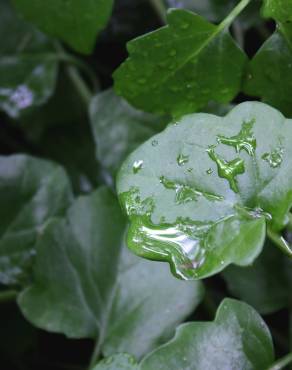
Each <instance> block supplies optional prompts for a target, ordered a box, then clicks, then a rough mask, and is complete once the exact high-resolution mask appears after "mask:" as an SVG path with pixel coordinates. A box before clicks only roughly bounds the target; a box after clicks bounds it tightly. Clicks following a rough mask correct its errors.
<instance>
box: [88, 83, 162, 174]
mask: <svg viewBox="0 0 292 370" xmlns="http://www.w3.org/2000/svg"><path fill="white" fill-rule="evenodd" d="M90 117H91V127H92V130H93V134H94V139H95V143H96V156H97V159H98V160H99V161H100V163H102V165H103V167H104V168H105V169H107V170H109V171H110V172H111V173H112V174H115V173H116V172H117V170H118V169H119V167H120V165H121V164H122V162H123V161H124V160H125V158H126V156H127V155H128V154H129V153H130V152H132V151H133V150H134V149H136V147H137V146H138V145H140V144H142V143H143V142H144V141H146V140H147V139H149V137H151V136H153V135H154V134H155V133H157V132H158V131H159V129H161V128H162V127H163V125H162V124H161V123H162V121H161V118H159V117H157V116H154V115H151V114H148V113H144V112H141V111H138V110H137V109H135V108H133V107H131V106H130V105H129V104H128V103H127V102H126V101H125V100H124V99H122V98H120V97H118V96H117V95H116V94H115V93H114V92H113V90H107V91H105V92H103V93H100V94H98V95H96V96H95V97H94V98H93V100H92V102H91V105H90Z"/></svg>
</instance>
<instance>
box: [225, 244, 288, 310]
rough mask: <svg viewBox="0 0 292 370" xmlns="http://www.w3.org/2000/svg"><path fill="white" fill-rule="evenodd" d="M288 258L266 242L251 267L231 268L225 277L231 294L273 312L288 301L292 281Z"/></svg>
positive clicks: (255, 306)
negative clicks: (289, 275)
mask: <svg viewBox="0 0 292 370" xmlns="http://www.w3.org/2000/svg"><path fill="white" fill-rule="evenodd" d="M287 261H288V257H286V256H284V255H283V254H282V253H281V252H280V251H278V250H277V249H276V248H274V246H273V245H271V244H270V243H267V244H266V246H265V248H264V251H263V253H262V254H261V255H260V257H259V258H257V259H256V261H255V262H254V264H253V265H252V266H250V267H245V268H240V267H236V266H230V267H228V268H227V269H226V270H225V271H224V272H223V276H224V279H225V280H226V282H227V284H228V288H229V290H230V292H231V293H232V294H234V295H235V296H237V297H239V298H240V299H242V300H244V301H245V302H247V303H249V304H251V305H252V306H253V307H254V308H255V309H256V310H257V311H258V312H260V313H262V314H269V313H273V312H275V311H277V310H279V309H281V308H283V307H285V306H287V305H288V304H289V297H290V296H291V288H292V280H291V282H290V281H289V277H288V276H287V275H288V274H287V273H286V269H287V268H288V263H287Z"/></svg>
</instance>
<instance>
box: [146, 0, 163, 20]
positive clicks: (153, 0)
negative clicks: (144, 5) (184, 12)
mask: <svg viewBox="0 0 292 370" xmlns="http://www.w3.org/2000/svg"><path fill="white" fill-rule="evenodd" d="M149 1H150V4H151V5H152V7H153V8H154V10H155V11H156V13H157V15H158V17H159V19H160V20H161V22H162V24H165V23H166V7H165V5H164V2H163V0H149Z"/></svg>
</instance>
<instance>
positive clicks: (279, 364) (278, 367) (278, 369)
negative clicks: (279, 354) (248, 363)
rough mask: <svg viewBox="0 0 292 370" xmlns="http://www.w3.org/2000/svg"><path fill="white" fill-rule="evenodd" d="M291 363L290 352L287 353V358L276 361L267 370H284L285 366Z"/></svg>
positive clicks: (291, 354) (291, 356)
mask: <svg viewBox="0 0 292 370" xmlns="http://www.w3.org/2000/svg"><path fill="white" fill-rule="evenodd" d="M291 362H292V352H291V353H289V354H288V355H287V356H285V357H283V358H281V359H280V360H278V361H276V362H275V363H274V364H273V365H272V366H271V367H269V369H268V370H282V369H285V368H286V366H287V365H289V364H290V363H291Z"/></svg>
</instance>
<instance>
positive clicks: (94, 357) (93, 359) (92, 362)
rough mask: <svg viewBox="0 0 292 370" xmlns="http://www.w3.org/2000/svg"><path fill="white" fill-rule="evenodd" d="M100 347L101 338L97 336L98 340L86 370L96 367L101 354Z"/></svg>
mask: <svg viewBox="0 0 292 370" xmlns="http://www.w3.org/2000/svg"><path fill="white" fill-rule="evenodd" d="M101 345H102V338H101V335H99V338H98V340H97V341H96V342H95V346H94V350H93V352H92V355H91V358H90V362H89V367H88V370H91V369H92V368H93V367H94V366H95V365H96V363H97V361H98V359H99V357H100V354H101Z"/></svg>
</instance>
